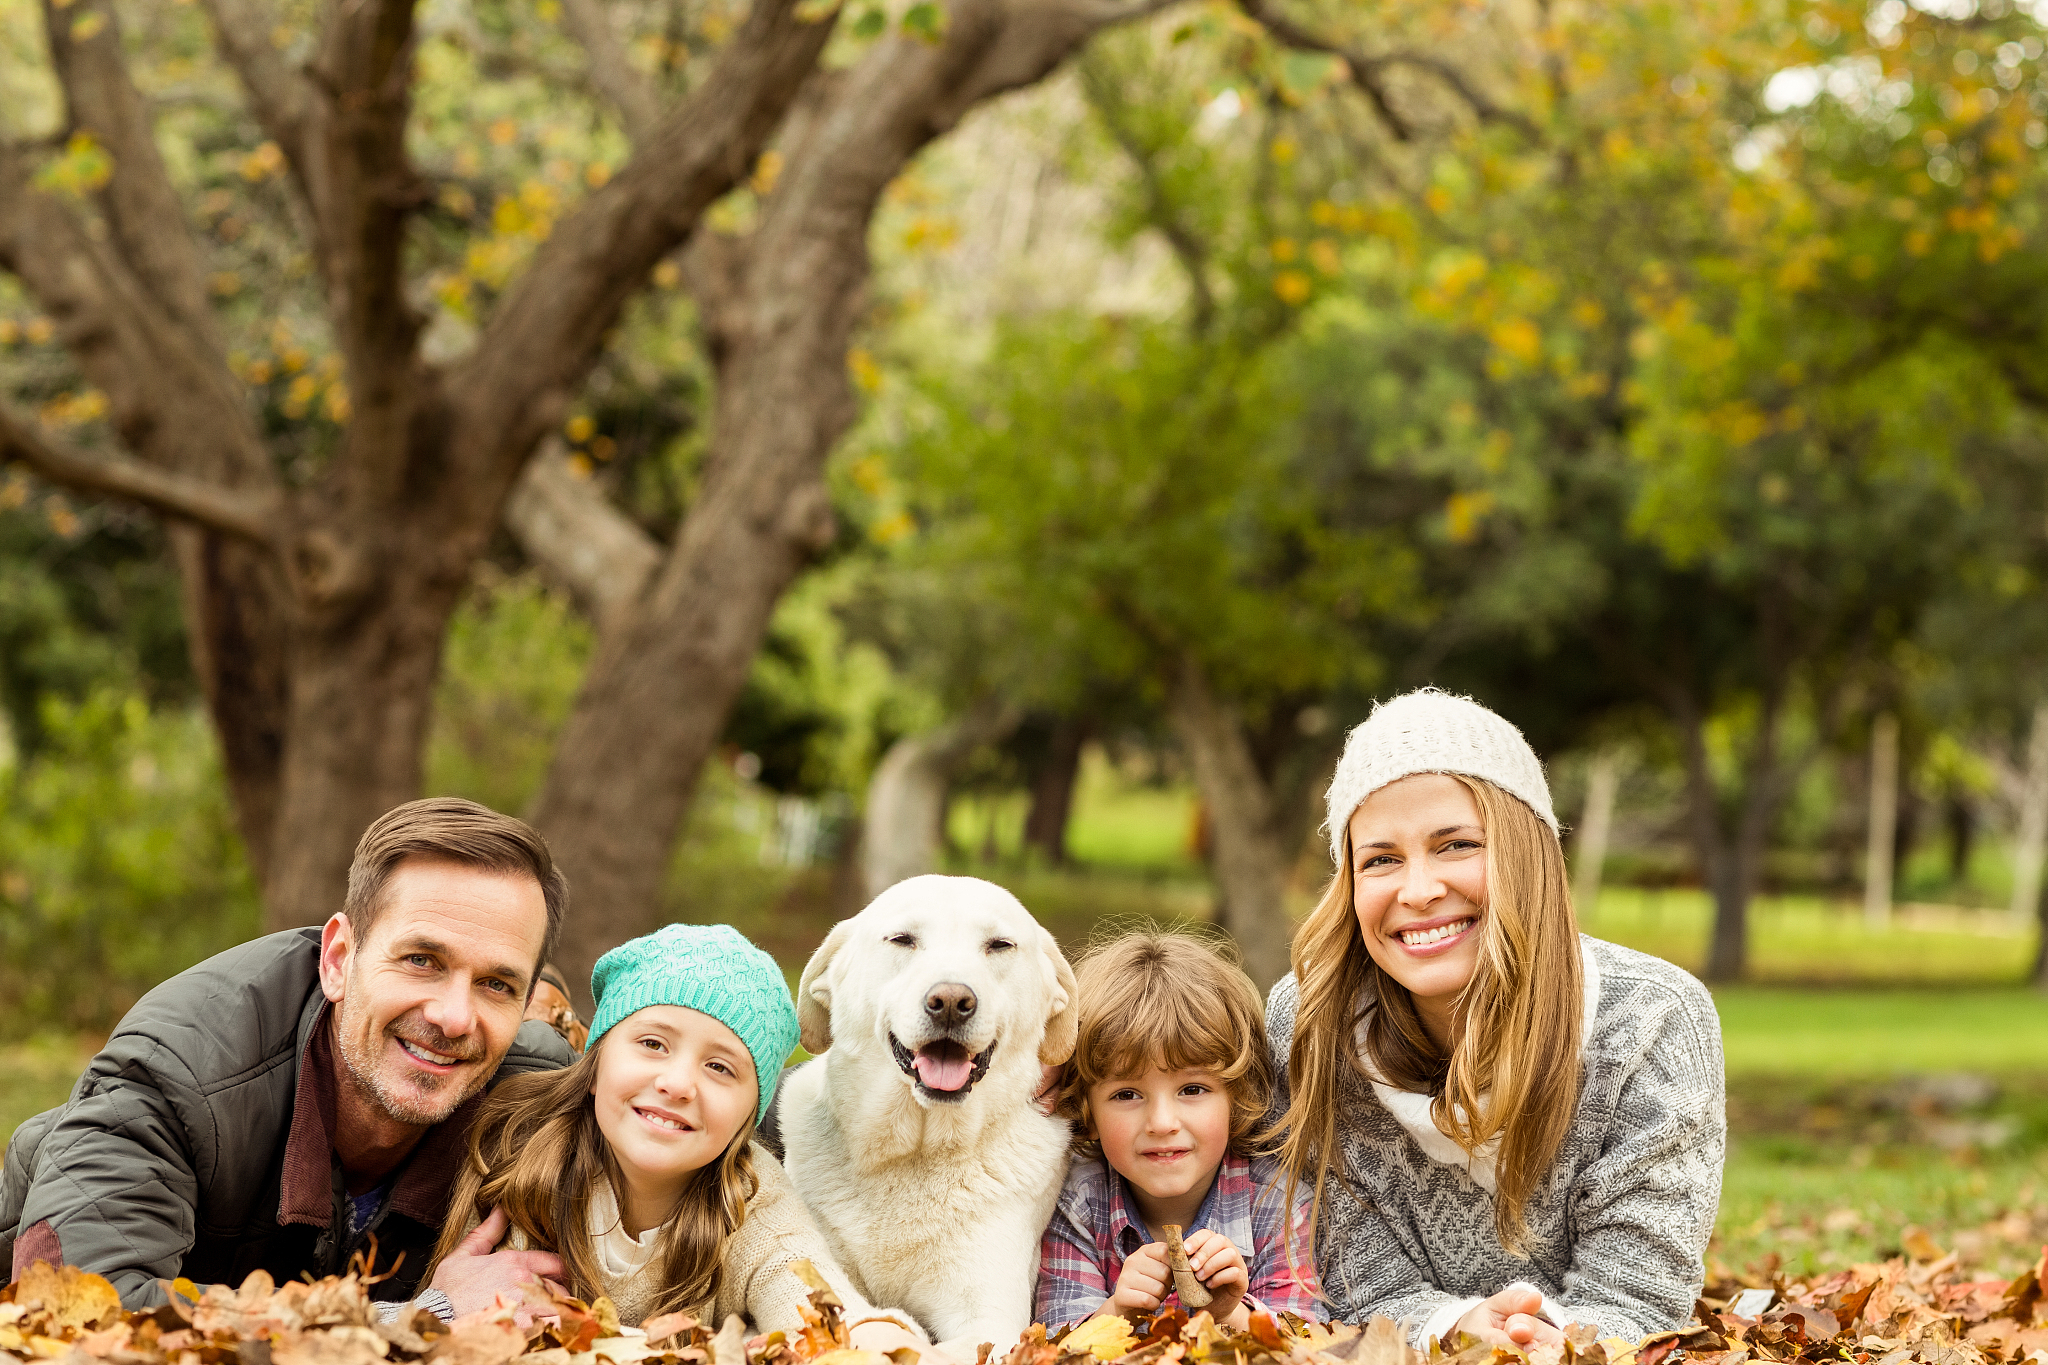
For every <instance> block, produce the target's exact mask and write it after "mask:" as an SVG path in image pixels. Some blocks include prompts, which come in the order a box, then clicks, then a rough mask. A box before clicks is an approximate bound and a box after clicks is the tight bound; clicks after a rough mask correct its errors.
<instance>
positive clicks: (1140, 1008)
mask: <svg viewBox="0 0 2048 1365" xmlns="http://www.w3.org/2000/svg"><path fill="white" fill-rule="evenodd" d="M1075 978H1076V982H1077V986H1078V997H1079V1001H1080V1011H1081V1027H1080V1037H1079V1039H1078V1043H1077V1046H1076V1049H1075V1052H1074V1059H1073V1060H1072V1061H1071V1062H1069V1063H1068V1064H1067V1068H1066V1073H1065V1075H1064V1076H1063V1077H1062V1078H1061V1082H1060V1086H1059V1090H1058V1098H1057V1101H1056V1105H1057V1108H1056V1112H1057V1113H1059V1114H1060V1115H1061V1116H1062V1117H1064V1118H1066V1119H1068V1120H1069V1121H1070V1122H1072V1123H1073V1124H1074V1129H1075V1133H1076V1135H1077V1137H1078V1138H1079V1139H1081V1141H1080V1143H1079V1146H1078V1148H1077V1154H1076V1156H1075V1159H1074V1164H1073V1168H1072V1169H1071V1171H1070V1172H1069V1173H1068V1176H1067V1183H1066V1187H1065V1188H1064V1189H1063V1190H1062V1191H1061V1192H1060V1200H1059V1205H1058V1208H1057V1209H1056V1210H1055V1212H1054V1214H1053V1218H1052V1222H1051V1224H1050V1225H1049V1226H1048V1227H1047V1228H1046V1230H1045V1236H1044V1239H1043V1241H1042V1242H1041V1244H1040V1251H1039V1272H1038V1295H1037V1302H1036V1312H1035V1313H1034V1316H1035V1317H1036V1319H1037V1320H1038V1321H1039V1322H1042V1323H1044V1324H1046V1325H1047V1326H1049V1327H1053V1326H1061V1325H1064V1324H1067V1323H1072V1322H1078V1321H1080V1320H1081V1319H1083V1318H1087V1317H1093V1316H1100V1315H1104V1314H1116V1315H1119V1316H1122V1317H1139V1316H1143V1315H1147V1314H1150V1313H1153V1312H1156V1311H1158V1309H1159V1308H1160V1307H1161V1306H1162V1305H1163V1304H1164V1303H1165V1301H1166V1300H1167V1298H1168V1297H1169V1292H1170V1290H1171V1287H1172V1283H1173V1277H1172V1272H1171V1270H1170V1269H1169V1268H1168V1266H1167V1256H1166V1246H1165V1243H1164V1241H1163V1240H1162V1239H1163V1236H1164V1232H1163V1230H1164V1228H1165V1227H1166V1225H1167V1224H1169V1223H1173V1224H1177V1225H1179V1226H1180V1227H1181V1228H1183V1229H1184V1230H1185V1245H1186V1249H1187V1255H1188V1262H1189V1266H1190V1268H1191V1269H1192V1270H1193V1271H1194V1274H1195V1277H1196V1278H1197V1279H1199V1280H1201V1281H1202V1283H1203V1284H1204V1285H1206V1286H1207V1287H1208V1289H1209V1292H1210V1293H1211V1295H1212V1296H1213V1298H1212V1301H1211V1302H1210V1304H1209V1306H1208V1311H1209V1312H1210V1313H1211V1314H1212V1315H1214V1317H1215V1319H1216V1321H1217V1322H1219V1323H1227V1324H1228V1325H1230V1326H1232V1327H1235V1328H1238V1329H1240V1330H1241V1329H1243V1328H1244V1327H1245V1326H1246V1325H1247V1324H1248V1323H1249V1321H1250V1317H1251V1314H1252V1313H1253V1312H1274V1313H1277V1312H1280V1311H1283V1310H1285V1311H1290V1312H1293V1313H1296V1314H1299V1315H1300V1316H1302V1317H1316V1316H1319V1315H1320V1314H1319V1312H1318V1299H1319V1297H1320V1295H1319V1290H1318V1286H1317V1283H1316V1275H1315V1268H1314V1267H1315V1258H1314V1253H1313V1248H1312V1247H1311V1246H1310V1244H1309V1227H1308V1213H1309V1201H1308V1199H1307V1198H1306V1193H1307V1192H1306V1191H1303V1192H1302V1197H1301V1198H1298V1199H1297V1200H1296V1201H1295V1207H1294V1209H1293V1217H1291V1218H1289V1217H1287V1216H1285V1212H1284V1210H1283V1207H1282V1206H1283V1197H1282V1191H1281V1188H1280V1185H1279V1183H1278V1182H1277V1181H1276V1179H1275V1176H1276V1173H1277V1171H1278V1167H1277V1165H1276V1163H1275V1162H1274V1161H1273V1159H1272V1158H1271V1157H1269V1156H1265V1155H1258V1154H1254V1152H1253V1150H1252V1132H1253V1129H1254V1128H1256V1127H1257V1126H1258V1124H1259V1123H1260V1122H1261V1121H1262V1120H1263V1119H1264V1117H1265V1114H1266V1109H1267V1105H1268V1104H1269V1102H1270V1101H1271V1099H1272V1094H1273V1070H1272V1061H1271V1059H1270V1057H1269V1056H1268V1055H1267V1052H1266V1036H1265V1024H1264V1020H1263V1017H1262V1011H1261V1009H1260V1005H1259V996H1258V992H1257V990H1255V989H1254V988H1253V986H1252V983H1251V981H1250V979H1249V978H1248V977H1246V976H1245V974H1244V973H1243V972H1242V971H1241V970H1239V969H1238V968H1237V967H1236V966H1234V965H1233V964H1231V963H1230V962H1227V961H1225V960H1224V959H1223V958H1221V957H1220V956H1218V954H1217V953H1216V951H1215V950H1213V949H1212V948H1210V947H1209V946H1208V945H1207V944H1205V943H1203V942H1201V941H1199V940H1197V939H1194V938H1192V937H1189V936H1187V935H1184V934H1170V933H1159V932H1153V931H1147V932H1140V933H1133V934H1128V935H1125V936H1123V937H1121V938H1118V939H1116V940H1114V941H1113V942H1111V943H1108V944H1105V945H1104V946H1103V947H1101V948H1099V949H1097V950H1095V951H1093V952H1091V953H1090V954H1089V955H1088V956H1087V957H1086V958H1084V959H1083V960H1082V962H1081V964H1080V965H1079V967H1078V968H1076V970H1075Z"/></svg>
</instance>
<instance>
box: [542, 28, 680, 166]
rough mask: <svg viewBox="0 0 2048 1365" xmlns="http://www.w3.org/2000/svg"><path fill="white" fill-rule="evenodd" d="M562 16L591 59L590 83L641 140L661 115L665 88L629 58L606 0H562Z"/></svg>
mask: <svg viewBox="0 0 2048 1365" xmlns="http://www.w3.org/2000/svg"><path fill="white" fill-rule="evenodd" d="M562 18H563V19H564V20H566V21H567V22H568V26H569V33H570V35H571V36H573V37H574V38H575V39H576V42H577V44H578V45H579V46H580V47H582V49H583V55H584V56H585V57H586V58H587V59H588V61H589V79H590V84H591V85H592V86H593V87H594V88H595V89H596V90H597V92H598V94H600V95H602V96H604V98H605V99H606V101H608V102H609V103H610V104H611V106H612V108H613V109H615V110H617V111H618V115H619V122H621V123H623V124H624V125H625V126H626V136H628V137H630V138H631V139H633V141H634V142H636V143H637V142H639V141H640V139H641V138H643V137H645V136H646V135H647V132H648V130H649V129H650V128H652V127H654V125H655V122H656V120H658V119H659V118H660V117H661V89H660V87H659V86H657V85H656V84H655V83H654V82H653V81H651V80H648V79H646V78H645V77H643V76H642V75H641V74H640V73H639V72H638V71H635V70H634V69H633V68H632V66H631V65H630V64H628V62H627V61H626V50H625V48H623V47H621V46H620V45H619V40H618V38H617V36H616V35H614V34H613V33H612V25H611V16H610V15H608V14H606V13H605V7H604V0H562Z"/></svg>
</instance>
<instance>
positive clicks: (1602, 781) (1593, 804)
mask: <svg viewBox="0 0 2048 1365" xmlns="http://www.w3.org/2000/svg"><path fill="white" fill-rule="evenodd" d="M1620 790H1621V751H1620V750H1618V749H1614V748H1606V749H1602V750H1600V751H1599V752H1598V753H1596V754H1594V755H1593V761H1592V762H1591V763H1590V764H1589V765H1588V766H1587V774H1586V813H1585V815H1584V816H1583V817H1581V819H1580V821H1579V829H1578V838H1577V839H1576V840H1574V841H1573V844H1572V901H1573V903H1574V904H1575V905H1576V906H1577V907H1578V912H1579V922H1580V923H1581V924H1585V923H1588V922H1590V921H1591V920H1592V919H1593V917H1594V916H1595V915H1596V914H1597V913H1598V910H1599V902H1600V881H1601V873H1602V871H1603V870H1604V868H1605V866H1606V863H1607V842H1608V835H1609V834H1610V833H1611V832H1612V830H1613V828H1614V798H1615V794H1616V793H1617V792H1619V791H1620Z"/></svg>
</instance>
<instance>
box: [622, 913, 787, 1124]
mask: <svg viewBox="0 0 2048 1365" xmlns="http://www.w3.org/2000/svg"><path fill="white" fill-rule="evenodd" d="M590 994H591V996H592V997H593V998H594V999H595V1000H596V1001H597V1017H596V1018H595V1019H593V1020H591V1021H590V1041H589V1042H587V1043H585V1044H584V1049H585V1050H586V1051H588V1050H590V1049H592V1048H595V1047H596V1046H597V1042H598V1039H600V1038H602V1037H604V1035H605V1033H606V1031H607V1030H609V1029H610V1028H611V1026H612V1025H613V1024H616V1023H618V1022H619V1020H621V1019H624V1018H625V1017H626V1016H627V1015H629V1014H631V1013H633V1012H634V1011H635V1010H644V1009H646V1008H647V1007H648V1006H649V1005H680V1006H682V1007H683V1008H684V1009H686V1010H696V1011H697V1012H698V1013H699V1014H708V1015H710V1016H711V1017H712V1018H713V1019H716V1020H717V1021H718V1022H719V1023H721V1024H724V1025H725V1026H726V1027H727V1028H729V1029H731V1030H732V1031H733V1032H734V1033H736V1034H738V1035H739V1038H740V1041H741V1042H742V1043H745V1044H746V1045H747V1052H748V1055H750V1056H751V1057H753V1059H754V1078H755V1080H756V1081H757V1082H758V1083H759V1085H760V1087H761V1107H760V1109H759V1110H758V1111H756V1113H755V1118H756V1119H757V1120H758V1119H760V1118H763V1117H766V1115H767V1113H768V1100H769V1098H770V1097H771V1096H772V1095H774V1093H775V1078H776V1077H777V1076H779V1075H781V1074H782V1064H783V1063H784V1062H785V1061H788V1060H789V1054H790V1052H791V1051H792V1050H794V1049H795V1047H796V1040H797V1023H796V1006H795V1005H793V1004H791V1003H790V1000H789V983H788V982H787V981H785V980H783V977H782V969H781V968H780V967H778V966H776V965H775V959H774V958H772V957H770V956H768V954H766V953H764V952H762V951H761V950H760V949H759V948H756V947H755V946H754V945H753V944H751V943H749V942H747V940H746V939H745V938H744V937H742V936H741V934H740V932H739V931H738V930H737V929H734V928H733V927H732V926H731V925H729V924H671V925H668V926H666V927H664V928H661V929H657V930H655V931H654V932H653V933H651V934H646V935H643V936H641V937H640V938H636V939H632V940H630V941H628V942H626V943H621V944H620V945H619V946H618V947H616V948H614V949H612V950H611V951H610V952H608V953H606V954H605V955H604V956H603V957H601V958H599V959H598V960H597V969H596V970H595V971H593V972H591V974H590Z"/></svg>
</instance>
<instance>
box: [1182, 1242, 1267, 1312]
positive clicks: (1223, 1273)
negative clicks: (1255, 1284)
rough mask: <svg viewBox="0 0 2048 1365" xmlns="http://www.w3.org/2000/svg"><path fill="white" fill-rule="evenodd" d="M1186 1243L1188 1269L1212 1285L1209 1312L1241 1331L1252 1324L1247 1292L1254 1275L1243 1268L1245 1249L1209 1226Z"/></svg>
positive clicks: (1204, 1282)
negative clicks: (1242, 1250) (1239, 1247)
mask: <svg viewBox="0 0 2048 1365" xmlns="http://www.w3.org/2000/svg"><path fill="white" fill-rule="evenodd" d="M1183 1245H1184V1246H1185V1247H1186V1248H1187V1253H1188V1269H1190V1270H1192V1271H1194V1272H1195V1278H1196V1279H1198V1280H1200V1281H1201V1282H1202V1283H1203V1284H1205V1285H1207V1286H1208V1287H1209V1293H1210V1294H1211V1295H1212V1297H1211V1298H1210V1300H1209V1308H1208V1312H1209V1315H1210V1316H1211V1317H1213V1318H1215V1319H1216V1321H1218V1322H1220V1323H1225V1324H1227V1325H1229V1326H1231V1327H1235V1328H1237V1329H1239V1330H1240V1331H1241V1330H1243V1329H1244V1328H1246V1327H1249V1326H1250V1325H1251V1317H1252V1315H1251V1310H1250V1309H1248V1308H1247V1307H1245V1302H1244V1295H1245V1291H1246V1290H1247V1289H1250V1288H1251V1285H1252V1277H1251V1272H1250V1271H1248V1270H1246V1269H1245V1268H1244V1253H1243V1252H1241V1251H1239V1250H1238V1249H1237V1247H1236V1245H1235V1244H1234V1243H1233V1242H1232V1241H1231V1240H1230V1239H1229V1238H1228V1237H1225V1236H1224V1235H1223V1234H1222V1233H1220V1232H1212V1231H1210V1230H1209V1229H1208V1228H1203V1229H1202V1230H1201V1231H1200V1232H1197V1233H1194V1234H1193V1235H1192V1236H1190V1237H1189V1238H1188V1239H1187V1240H1186V1242H1184V1243H1183ZM1182 1306H1183V1307H1185V1306H1186V1305H1182Z"/></svg>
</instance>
